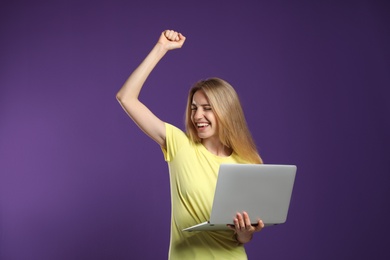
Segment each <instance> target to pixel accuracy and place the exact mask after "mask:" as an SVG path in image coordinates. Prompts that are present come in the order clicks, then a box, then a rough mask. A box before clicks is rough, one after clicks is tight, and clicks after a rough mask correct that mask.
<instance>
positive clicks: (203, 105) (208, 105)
mask: <svg viewBox="0 0 390 260" xmlns="http://www.w3.org/2000/svg"><path fill="white" fill-rule="evenodd" d="M191 106H194V107H197V105H196V104H194V103H192V104H191ZM199 106H201V107H211V105H210V104H200V105H199Z"/></svg>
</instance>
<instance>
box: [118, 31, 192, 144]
mask: <svg viewBox="0 0 390 260" xmlns="http://www.w3.org/2000/svg"><path fill="white" fill-rule="evenodd" d="M185 39H186V38H185V37H184V36H183V35H182V34H180V33H177V32H175V31H171V30H166V31H164V32H162V33H161V36H160V38H159V40H158V42H157V43H156V45H155V46H154V48H153V49H152V50H151V51H150V53H149V54H148V56H146V58H145V59H144V60H143V62H142V63H141V64H140V65H139V66H138V67H137V68H136V69H135V70H134V71H133V73H132V74H131V75H130V77H129V78H128V79H127V80H126V82H125V84H124V85H123V86H122V88H121V89H120V90H119V92H118V93H117V95H116V98H117V100H118V101H119V103H120V104H121V106H122V107H123V109H124V110H125V111H126V113H127V114H128V115H129V116H130V118H131V119H132V120H133V121H134V122H135V123H136V124H137V125H138V126H139V128H140V129H141V130H142V131H144V132H145V133H146V134H147V135H148V136H149V137H150V138H152V139H153V140H155V141H156V142H157V143H158V144H159V145H161V146H165V126H164V122H163V121H162V120H160V119H159V118H158V117H157V116H155V115H154V114H153V113H152V111H150V110H149V109H148V108H147V107H146V106H145V105H144V104H143V103H142V102H140V101H139V99H138V96H139V93H140V91H141V89H142V86H143V85H144V83H145V81H146V79H147V78H148V76H149V75H150V73H151V72H152V70H153V69H154V67H155V66H156V65H157V64H158V62H159V61H160V60H161V59H162V58H163V57H164V55H165V54H166V53H167V52H168V51H169V50H173V49H177V48H181V47H182V46H183V44H184V41H185Z"/></svg>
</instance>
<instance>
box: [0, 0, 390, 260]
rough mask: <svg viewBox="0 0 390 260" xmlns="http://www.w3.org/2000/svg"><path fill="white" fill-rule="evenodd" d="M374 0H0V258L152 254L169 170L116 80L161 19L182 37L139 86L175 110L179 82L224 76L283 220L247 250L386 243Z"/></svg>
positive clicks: (172, 115) (380, 38) (380, 251)
mask: <svg viewBox="0 0 390 260" xmlns="http://www.w3.org/2000/svg"><path fill="white" fill-rule="evenodd" d="M389 13H390V6H389V4H388V2H387V3H386V1H369V0H367V1H338V2H335V3H330V2H329V1H299V3H298V2H297V1H267V2H265V1H199V0H198V1H193V2H187V1H157V0H155V1H135V0H132V1H91V0H89V1H75V0H73V1H58V3H56V1H48V0H46V1H43V0H42V1H2V3H1V6H0V57H1V58H0V65H1V67H0V171H1V172H0V173H1V175H0V176H1V177H0V189H1V190H0V192H1V193H0V258H1V259H2V260H14V259H16V260H19V259H32V260H35V259H37V260H38V259H39V260H42V259H94V260H96V259H165V258H166V256H167V252H168V244H169V224H170V222H169V219H170V198H169V183H168V174H167V172H168V170H167V166H166V164H165V162H164V160H163V156H162V153H161V151H160V149H159V147H158V146H157V145H156V144H155V143H154V142H153V141H151V140H149V138H147V137H146V136H144V134H142V133H141V132H140V131H139V130H138V129H137V127H136V126H135V125H134V124H133V123H132V122H131V121H130V119H128V118H127V116H126V115H125V113H124V112H123V111H122V109H121V108H120V106H119V105H118V104H117V101H116V100H115V94H116V92H117V91H118V90H119V88H120V87H121V85H122V84H123V82H124V81H125V80H126V78H127V76H128V75H129V74H130V72H131V71H132V70H133V69H134V68H135V67H136V66H137V65H138V64H139V63H140V62H141V60H142V59H143V58H144V56H145V55H146V54H147V53H148V51H149V50H150V49H151V48H152V46H153V45H154V43H155V42H156V40H157V39H158V36H159V34H160V32H161V31H162V30H164V29H171V28H172V29H176V30H179V31H180V32H182V33H183V34H184V35H186V36H187V41H186V43H185V46H184V47H183V49H181V50H177V51H174V52H172V53H169V55H168V56H167V57H166V58H165V59H164V60H163V61H162V62H161V63H160V64H159V65H158V67H157V68H156V70H155V71H154V72H153V74H152V75H151V77H150V79H149V80H148V81H147V84H146V86H145V89H144V91H143V92H142V95H141V98H142V99H143V100H144V101H145V103H146V104H148V105H149V106H150V107H151V109H152V110H153V111H155V113H156V114H157V115H158V116H160V117H161V118H162V119H164V120H166V121H168V122H171V123H173V124H176V125H177V126H179V127H182V126H183V116H184V106H185V101H186V95H187V91H188V88H189V87H190V86H191V84H192V83H194V82H195V81H197V80H198V79H201V78H205V77H210V76H219V77H222V78H225V79H226V80H228V81H229V82H231V83H232V84H233V85H234V86H235V87H236V89H237V91H238V92H239V94H240V96H241V99H242V101H243V104H244V110H245V112H246V115H247V119H248V122H249V125H250V127H251V130H252V132H253V135H254V137H255V139H256V140H257V144H258V146H259V149H260V151H261V154H262V157H263V158H264V160H265V162H267V163H286V164H290V163H291V164H296V165H297V166H298V173H297V179H296V185H295V187H294V191H293V198H292V204H291V208H290V212H289V217H288V220H287V223H286V224H284V225H280V226H278V227H272V228H269V229H268V228H267V229H265V230H264V231H263V232H261V233H260V234H257V235H256V237H255V238H254V240H253V241H252V242H251V243H250V244H248V245H247V251H248V255H249V258H250V259H389V257H390V253H389V250H388V243H389V242H390V241H389V238H388V232H389V231H390V230H389V226H390V225H389V222H388V219H389V216H390V215H389V214H388V213H387V212H388V211H389V208H390V206H389V205H390V204H389V201H388V199H389V197H390V192H389V190H390V189H389V177H388V175H389V173H390V160H389V159H388V157H389V154H390V151H389V147H390V140H389V133H390V120H389V118H390V116H389V112H390V111H389V110H390V105H389V101H388V98H389V93H388V92H389V91H388V90H387V89H388V88H389V86H390V73H389V71H390V63H389V60H390V55H389V46H390V39H389V31H390V28H389V27H390V19H389V17H390V16H389Z"/></svg>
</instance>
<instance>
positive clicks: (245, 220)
mask: <svg viewBox="0 0 390 260" xmlns="http://www.w3.org/2000/svg"><path fill="white" fill-rule="evenodd" d="M233 222H234V227H232V228H231V229H233V230H235V231H236V232H243V231H244V232H245V231H246V232H248V231H249V232H258V231H260V230H262V229H263V227H264V223H263V221H262V220H261V219H259V220H258V222H257V226H252V223H251V220H250V218H249V215H248V213H247V212H245V211H244V212H243V213H242V214H241V213H237V214H236V218H235V219H234V220H233Z"/></svg>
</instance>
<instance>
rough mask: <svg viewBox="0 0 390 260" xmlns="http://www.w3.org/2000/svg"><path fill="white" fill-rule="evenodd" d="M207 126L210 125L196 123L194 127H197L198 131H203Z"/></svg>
mask: <svg viewBox="0 0 390 260" xmlns="http://www.w3.org/2000/svg"><path fill="white" fill-rule="evenodd" d="M209 125H210V124H209V123H197V124H196V127H198V129H203V128H206V127H208V126H209Z"/></svg>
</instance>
